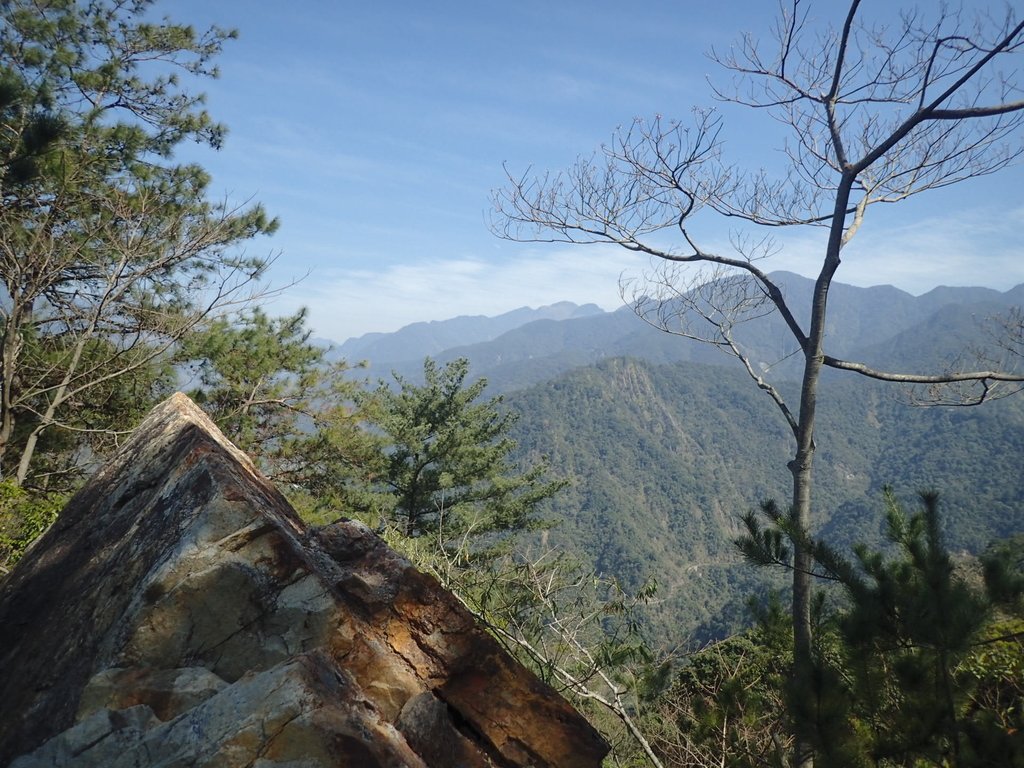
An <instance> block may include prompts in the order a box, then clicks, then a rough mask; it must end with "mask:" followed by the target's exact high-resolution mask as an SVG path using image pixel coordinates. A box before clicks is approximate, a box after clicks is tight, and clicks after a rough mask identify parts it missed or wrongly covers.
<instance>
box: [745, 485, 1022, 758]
mask: <svg viewBox="0 0 1024 768" xmlns="http://www.w3.org/2000/svg"><path fill="white" fill-rule="evenodd" d="M886 501H887V513H886V537H887V539H888V541H889V542H890V545H891V547H890V549H889V550H888V551H887V552H881V551H877V550H874V549H871V548H869V547H866V546H863V545H859V546H857V547H855V548H854V551H855V555H856V560H855V562H849V561H847V560H846V559H845V558H843V557H841V556H840V555H839V554H838V553H837V552H836V551H835V549H834V548H832V547H829V546H827V545H825V544H823V543H821V542H818V541H813V540H811V539H810V537H809V536H807V534H806V532H803V531H800V530H798V529H795V528H794V526H793V523H792V520H791V518H790V517H789V516H787V515H782V514H780V513H779V511H778V510H777V509H776V508H775V506H774V505H773V504H766V505H764V511H765V514H766V517H767V519H768V527H767V528H765V527H762V525H761V523H760V522H759V521H757V520H756V519H755V518H753V517H748V518H747V525H748V535H747V536H746V537H745V538H744V540H743V541H742V546H743V548H744V551H745V553H747V554H748V556H749V557H750V558H751V559H752V560H753V561H754V562H758V563H761V564H782V565H788V566H790V567H791V562H790V561H789V560H788V559H787V558H786V557H783V556H780V555H779V553H780V551H781V548H780V545H779V540H780V538H781V539H784V540H789V541H791V542H792V541H794V540H799V541H801V542H802V543H803V544H804V545H805V546H806V547H807V548H808V550H809V551H810V552H811V553H812V554H813V556H814V558H815V561H816V566H815V568H816V573H817V575H820V576H823V577H825V578H826V579H829V580H831V581H833V582H835V583H836V584H837V585H838V586H840V587H841V588H842V591H843V593H844V594H845V598H846V601H845V602H844V603H842V604H841V605H840V606H839V607H838V608H837V609H835V610H833V611H830V612H826V613H824V614H823V618H822V621H821V622H820V623H819V627H818V631H817V632H816V640H815V665H814V669H813V671H812V674H811V679H809V680H804V681H800V684H798V685H796V686H794V687H792V688H790V690H789V693H788V695H787V707H788V711H789V716H790V717H791V718H793V719H794V720H798V721H802V722H803V723H804V724H805V725H806V726H807V728H806V729H805V731H806V732H808V733H812V734H814V741H815V746H816V750H817V752H818V754H819V755H820V756H821V758H822V759H824V760H827V763H828V765H830V766H832V765H835V766H866V765H915V766H917V765H921V766H924V765H935V766H964V767H966V766H989V765H991V766H995V765H1000V766H1010V765H1022V764H1024V730H1022V728H1024V713H1022V712H1021V711H1020V708H1019V706H1018V704H1019V701H1020V700H1021V699H1020V693H1021V690H1022V688H1024V666H1022V662H1021V658H1022V656H1021V650H1022V638H1024V635H1022V634H1021V627H1022V626H1024V625H1022V624H1021V621H1020V619H1019V618H1013V619H1010V618H1008V617H1005V616H1000V614H998V613H997V612H996V610H995V609H996V606H999V605H1002V606H1004V607H1005V608H1006V609H1007V610H1010V611H1018V612H1019V610H1020V607H1021V596H1022V594H1024V578H1022V573H1021V559H1020V551H1021V550H1020V546H1019V541H1010V542H1004V543H1002V544H1000V545H998V546H995V547H992V548H991V549H990V551H989V553H988V554H987V555H986V556H985V557H984V558H983V567H984V575H985V585H984V587H981V586H980V585H976V584H974V583H972V581H971V579H970V578H969V577H968V576H967V575H966V574H965V573H964V572H963V571H962V569H958V568H957V566H956V565H955V563H954V562H953V559H952V557H951V555H950V553H949V550H948V548H947V547H946V545H945V542H944V537H943V533H942V521H941V518H940V515H939V509H938V495H937V494H935V493H923V494H921V501H922V508H921V510H920V511H919V512H916V513H914V514H912V515H908V514H907V513H906V512H904V510H903V508H902V507H901V505H900V504H899V502H898V501H897V500H896V499H895V497H894V496H893V495H892V494H891V493H890V494H888V495H887V497H886ZM769 534H771V535H769Z"/></svg>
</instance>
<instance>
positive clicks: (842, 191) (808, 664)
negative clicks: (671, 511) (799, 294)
mask: <svg viewBox="0 0 1024 768" xmlns="http://www.w3.org/2000/svg"><path fill="white" fill-rule="evenodd" d="M854 178H855V177H854V176H853V175H852V174H848V173H844V174H843V177H842V179H841V180H840V183H839V186H838V189H837V190H836V199H835V205H834V207H833V209H832V223H831V226H830V230H829V238H828V245H827V247H826V251H825V259H824V262H823V264H822V269H821V273H820V274H819V275H818V279H817V281H816V282H815V284H814V297H813V299H812V303H811V317H810V328H809V332H808V334H807V344H806V347H805V348H804V371H803V377H802V380H801V386H800V413H799V418H798V429H797V435H796V441H797V445H796V453H795V455H794V457H793V460H792V461H791V462H790V463H789V470H790V472H791V473H792V475H793V499H792V505H791V509H792V513H791V514H792V515H793V521H794V522H795V523H796V526H797V528H798V530H800V531H804V532H808V533H809V532H810V529H811V492H812V489H813V487H814V475H813V468H814V425H815V418H816V415H817V405H818V382H819V380H820V377H821V368H822V364H823V361H824V357H825V354H824V343H825V319H826V317H827V314H828V292H829V288H830V287H831V285H832V277H833V275H835V272H836V270H837V269H838V268H839V252H840V250H841V249H842V246H843V235H844V232H845V229H846V211H847V207H848V205H849V200H850V190H851V188H852V186H853V181H854ZM812 565H813V561H812V558H811V555H810V553H809V552H806V551H805V550H804V547H803V546H802V545H801V544H799V543H796V544H795V546H794V552H793V677H794V684H795V686H796V695H797V696H799V697H801V699H802V702H801V708H803V707H808V708H809V709H810V710H811V711H813V710H814V709H815V708H816V707H815V703H814V701H813V698H814V697H816V696H817V692H816V691H815V690H814V689H813V687H812V681H813V673H814V657H813V642H814V638H813V636H812V632H811V567H812ZM813 733H814V723H812V722H809V721H808V719H807V718H802V717H798V718H797V722H796V744H795V746H794V756H793V764H794V766H797V768H813V766H814V750H813V738H812V737H813Z"/></svg>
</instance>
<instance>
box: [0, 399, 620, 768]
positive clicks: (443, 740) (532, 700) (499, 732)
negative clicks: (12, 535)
mask: <svg viewBox="0 0 1024 768" xmlns="http://www.w3.org/2000/svg"><path fill="white" fill-rule="evenodd" d="M0 669H3V670H4V673H3V675H0V765H8V764H10V765H11V766H12V767H13V768H42V766H46V767H47V768H50V767H51V766H76V768H90V766H105V767H106V766H110V767H112V768H119V767H120V766H125V767H127V766H137V765H148V764H157V763H159V764H167V765H170V764H175V765H186V764H187V765H195V766H211V767H212V766H220V767H226V768H232V766H243V765H245V766H248V765H253V764H254V763H256V762H258V763H259V764H261V765H262V764H264V763H266V764H267V765H268V766H269V765H284V764H289V765H298V764H300V763H301V764H302V765H304V766H309V767H310V768H315V766H329V765H330V766H334V765H339V764H347V765H360V766H367V767H368V768H371V767H372V766H384V765H405V766H428V765H430V766H445V765H466V766H494V765H501V766H526V765H533V766H538V767H539V766H567V767H570V768H573V767H576V766H579V767H580V768H582V767H583V766H598V765H600V763H601V759H602V757H603V756H604V754H605V753H606V751H607V747H606V745H605V744H604V742H603V741H602V740H601V738H600V737H599V736H598V735H597V733H596V732H595V731H594V730H593V729H592V728H591V727H590V726H589V724H587V722H586V721H585V720H583V719H582V718H581V717H580V716H579V715H578V714H577V713H576V712H575V711H574V710H573V709H572V708H571V707H570V706H569V704H568V703H566V702H565V701H564V700H563V699H562V698H560V697H559V696H558V695H557V694H556V693H555V692H554V691H552V690H551V689H550V688H548V687H547V686H546V685H545V684H543V683H542V682H541V681H539V680H538V679H537V678H536V677H534V676H533V675H532V674H531V673H530V672H528V671H527V670H526V669H525V668H523V667H522V666H521V665H519V664H518V663H517V662H516V661H515V660H514V659H512V658H511V657H510V656H508V655H507V654H506V653H505V652H504V651H503V649H502V648H501V647H500V646H498V644H497V643H496V642H495V641H494V640H493V638H491V637H490V636H489V635H487V634H486V633H485V632H484V631H483V630H482V629H480V627H479V626H477V624H476V623H475V621H474V620H473V617H472V616H471V615H470V614H469V613H467V612H466V610H465V609H464V608H463V607H462V605H461V604H460V603H459V602H458V600H456V599H455V598H454V596H452V595H451V594H450V593H448V592H446V591H445V590H443V589H442V588H441V587H440V586H439V585H438V583H437V582H436V581H435V580H434V579H432V578H431V577H428V576H425V575H424V574H422V573H420V572H418V571H416V570H415V569H414V568H412V567H411V566H410V564H409V563H408V561H406V560H405V559H403V558H402V557H400V556H399V555H398V554H396V553H395V552H394V551H392V550H391V549H389V548H388V547H387V546H386V545H385V544H384V543H383V542H382V541H381V540H380V539H379V538H377V537H376V536H375V535H374V534H373V533H372V532H371V531H370V530H369V529H367V528H366V527H365V526H363V525H361V524H359V523H356V522H351V521H342V522H338V523H335V524H333V525H330V526H326V527H324V528H319V529H308V528H307V527H306V526H305V525H304V524H303V523H302V521H301V520H300V519H299V518H298V516H297V515H296V513H295V512H294V510H293V509H292V508H291V507H290V505H289V504H288V502H287V501H286V500H285V498H284V497H283V496H282V495H281V494H280V493H279V492H278V491H277V489H276V488H274V487H273V485H272V484H270V483H269V482H268V481H267V480H266V478H264V477H263V476H262V475H260V474H259V473H258V472H257V471H256V470H255V468H254V466H253V464H252V462H251V461H249V459H248V458H247V457H246V456H245V455H244V454H243V453H241V452H240V451H239V450H238V449H237V448H235V447H234V446H233V445H232V444H231V443H230V442H229V441H227V440H226V439H225V438H224V436H223V435H222V434H221V433H220V431H219V430H218V429H217V428H216V426H214V425H213V423H212V422H211V421H210V420H209V419H208V418H207V417H206V416H205V414H203V413H202V411H201V410H200V409H199V408H198V407H196V405H195V404H194V403H192V402H191V401H190V400H189V399H188V398H187V397H185V396H184V395H181V394H178V395H174V396H173V397H171V398H170V399H168V400H167V401H165V402H164V403H162V404H161V405H159V406H157V408H155V409H154V410H153V412H152V413H151V414H150V415H149V417H147V419H146V420H145V421H144V422H143V423H142V425H140V427H139V428H138V430H137V431H136V434H135V435H134V436H133V438H132V439H131V440H130V441H129V442H128V444H126V445H125V447H124V448H123V449H122V450H121V451H120V452H119V453H118V455H117V456H116V457H115V458H114V459H113V460H112V461H111V462H110V463H109V464H108V465H107V466H106V467H104V468H103V469H102V470H101V471H100V472H99V473H97V475H96V476H95V477H93V479H92V480H91V481H90V482H89V483H88V484H87V485H86V486H85V487H84V488H83V489H82V490H81V491H80V492H79V493H78V494H76V495H75V497H74V498H73V499H72V500H71V501H70V502H69V503H68V506H67V507H66V508H65V510H64V511H63V512H62V514H61V516H60V518H59V519H58V521H57V523H56V524H55V525H54V526H53V527H52V528H51V529H50V530H49V531H48V532H47V533H46V535H45V536H44V537H43V539H41V540H40V541H39V542H38V543H37V544H36V546H34V547H33V548H32V550H31V551H30V552H29V553H28V554H27V555H26V556H25V557H24V558H23V560H22V561H21V562H20V563H19V564H18V566H17V567H16V568H15V570H14V572H13V573H12V574H11V575H10V577H8V579H7V580H5V581H4V582H3V584H2V585H0Z"/></svg>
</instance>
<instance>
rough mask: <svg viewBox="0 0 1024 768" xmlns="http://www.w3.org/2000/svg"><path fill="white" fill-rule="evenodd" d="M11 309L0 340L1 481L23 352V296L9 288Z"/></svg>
mask: <svg viewBox="0 0 1024 768" xmlns="http://www.w3.org/2000/svg"><path fill="white" fill-rule="evenodd" d="M8 293H9V295H10V297H11V309H10V312H9V314H8V315H7V322H6V323H5V324H4V328H3V336H2V338H0V366H2V368H0V479H5V474H6V473H5V472H4V471H3V466H4V458H5V457H6V455H7V449H8V448H9V447H10V444H11V438H12V437H13V436H14V379H15V374H16V372H17V369H18V355H19V353H20V351H21V331H20V325H21V309H22V307H21V296H20V295H19V292H18V291H17V290H16V289H14V290H12V289H11V288H8Z"/></svg>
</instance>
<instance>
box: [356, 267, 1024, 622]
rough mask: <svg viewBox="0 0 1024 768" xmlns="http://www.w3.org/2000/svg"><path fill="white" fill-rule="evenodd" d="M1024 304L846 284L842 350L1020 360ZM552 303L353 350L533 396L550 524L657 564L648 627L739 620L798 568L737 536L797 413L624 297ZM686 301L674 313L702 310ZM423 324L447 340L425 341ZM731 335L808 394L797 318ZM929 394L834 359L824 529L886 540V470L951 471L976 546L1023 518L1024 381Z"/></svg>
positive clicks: (635, 573)
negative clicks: (786, 412)
mask: <svg viewBox="0 0 1024 768" xmlns="http://www.w3.org/2000/svg"><path fill="white" fill-rule="evenodd" d="M772 277H773V278H774V280H775V281H776V282H777V283H778V284H780V285H781V286H782V288H783V290H784V292H785V295H786V297H787V301H788V302H789V304H790V306H791V307H792V308H793V310H794V313H795V315H796V316H797V317H798V318H800V317H803V316H805V315H806V313H807V308H808V307H809V304H810V296H811V290H812V287H813V283H812V281H810V280H807V279H805V278H802V277H799V276H797V275H793V274H788V273H775V274H773V276H772ZM1022 304H1024V285H1021V286H1017V287H1016V288H1014V289H1012V290H1010V291H1006V292H999V291H994V290H990V289H984V288H937V289H935V290H933V291H930V292H929V293H926V294H924V295H922V296H912V295H911V294H908V293H905V292H903V291H900V290H898V289H896V288H893V287H891V286H878V287H872V288H855V287H852V286H846V285H834V286H833V289H832V293H831V298H830V305H829V324H828V327H827V351H828V353H829V354H831V355H833V356H836V357H842V358H846V359H850V360H857V361H860V362H864V363H867V364H870V365H872V366H875V367H879V368H886V369H890V370H901V371H930V370H942V369H944V368H946V367H949V366H950V365H956V364H958V363H959V362H960V361H961V358H963V356H964V355H965V353H966V354H967V355H968V356H970V355H977V356H979V359H981V360H987V361H991V360H992V359H993V358H997V359H998V362H1000V363H1001V364H1003V365H1024V360H1021V359H1020V358H1019V357H1015V356H1014V355H1013V354H1012V353H1009V352H1007V351H1006V350H1005V349H1004V348H1003V347H1001V346H1000V345H999V344H998V343H997V338H998V336H997V334H998V329H999V322H998V318H1000V317H1003V316H1005V315H1006V313H1007V312H1008V311H1010V310H1011V308H1013V307H1018V306H1020V305H1022ZM555 307H557V309H554V308H550V307H549V308H543V309H541V310H520V311H517V312H515V313H509V314H508V315H503V316H501V317H500V318H492V319H489V320H486V321H483V320H476V319H473V318H458V319H456V320H453V321H447V322H444V323H430V324H417V325H416V326H409V327H408V328H405V329H402V330H401V331H398V332H397V333H395V334H388V335H383V336H381V335H375V336H373V337H362V338H361V339H357V340H350V341H349V342H346V343H345V345H342V347H341V350H340V351H341V352H342V353H343V354H344V355H345V356H348V357H349V359H353V357H352V354H353V351H356V352H358V356H360V357H365V358H367V359H368V360H369V362H370V364H371V373H372V375H374V376H380V377H384V376H386V374H387V373H388V372H389V371H394V372H397V373H399V374H401V375H404V376H407V377H409V378H411V379H415V377H416V375H417V374H418V372H420V371H421V370H422V361H423V357H424V356H425V355H428V354H429V355H430V356H432V357H434V358H435V359H437V360H439V361H442V362H444V361H448V360H452V359H455V358H458V357H466V358H468V359H469V360H470V363H471V371H472V372H473V373H474V374H475V375H482V376H485V377H486V378H487V379H488V381H489V382H490V390H491V391H499V392H504V393H505V394H506V404H507V406H508V407H509V408H511V409H513V410H514V411H515V412H517V413H518V415H519V421H518V423H517V425H516V434H515V437H516V438H517V440H518V442H519V451H520V452H521V455H522V456H523V457H524V459H534V458H536V457H538V456H546V457H547V458H548V460H549V461H550V462H551V464H552V465H553V467H554V469H555V471H556V472H558V473H560V474H562V475H563V476H565V477H567V478H569V479H570V481H571V485H570V487H569V488H568V490H567V491H566V492H564V493H563V494H562V495H561V496H560V497H559V498H558V499H557V500H556V501H555V503H554V504H553V505H552V507H551V509H549V510H548V513H549V516H551V517H553V518H556V519H558V520H560V521H561V522H560V524H559V525H557V526H556V527H555V528H554V529H553V530H552V531H551V532H550V533H549V535H548V536H547V539H546V540H547V542H548V543H549V544H551V545H554V546H558V547H563V548H569V549H573V550H575V551H577V552H578V553H579V554H580V555H581V556H583V557H585V558H586V559H588V560H589V561H590V562H592V563H593V564H594V565H595V566H596V567H597V568H598V569H599V570H601V571H603V572H605V573H610V574H613V575H615V576H617V577H618V578H620V579H621V580H622V581H623V583H624V584H625V585H627V586H637V585H639V584H640V583H642V582H643V581H644V580H645V579H647V578H650V577H654V578H655V579H656V580H657V581H658V582H659V584H660V588H659V592H658V595H657V597H656V599H655V602H654V604H653V605H652V608H651V614H650V615H651V627H652V632H653V633H654V635H655V636H656V637H657V638H658V639H659V641H661V642H681V641H694V642H700V641H704V640H707V639H709V638H711V637H715V636H721V635H722V634H725V633H727V632H729V631H731V630H733V629H735V628H736V627H737V626H739V625H740V624H742V622H743V621H744V620H745V608H744V606H745V604H746V602H747V599H748V597H749V596H751V595H752V594H757V593H759V592H763V591H764V590H765V589H767V588H769V587H772V586H779V585H782V584H783V583H784V581H783V580H782V579H779V578H773V577H772V575H771V574H766V573H763V572H757V571H754V570H753V569H752V568H751V567H750V566H748V565H746V564H744V563H743V562H742V561H741V559H740V557H739V555H738V554H737V551H736V549H735V547H734V545H733V540H734V539H735V537H736V536H737V535H738V533H739V518H740V515H741V514H742V513H744V512H745V511H747V510H748V509H751V508H753V507H756V506H757V505H758V503H759V502H760V501H761V500H762V499H765V498H768V497H773V498H777V499H779V500H780V502H782V501H784V500H785V499H786V498H787V495H788V493H789V489H790V484H791V480H790V477H789V473H788V471H787V469H786V461H787V460H788V458H789V457H790V456H791V454H792V447H793V446H792V435H791V433H790V432H789V429H788V427H787V425H786V423H785V421H784V419H783V418H782V416H781V414H780V412H779V411H778V409H777V408H776V406H775V405H774V404H773V403H772V402H771V400H770V399H769V398H768V397H766V396H765V395H764V394H763V393H762V392H761V391H759V390H758V389H757V387H756V386H755V385H754V383H753V382H752V381H751V379H750V377H749V376H748V375H747V374H746V372H745V371H744V370H743V369H742V367H741V366H740V365H738V364H737V362H736V361H735V360H733V359H730V357H729V356H727V355H723V354H722V353H721V352H720V351H719V350H718V349H716V348H714V347H713V346H710V345H707V344H701V343H699V342H694V341H692V340H688V339H683V338H680V337H679V336H678V335H673V334H671V333H665V332H664V331H662V330H658V329H657V328H654V327H652V326H651V325H649V324H647V323H645V322H644V321H643V320H641V319H640V318H638V317H637V315H636V314H635V313H634V312H633V311H632V310H631V309H629V308H623V309H620V310H618V311H614V312H601V311H600V310H597V309H596V308H594V307H592V306H591V307H582V308H576V307H574V306H573V305H569V304H560V305H555ZM669 309H670V310H672V308H669ZM684 309H685V308H684V307H682V306H681V307H680V308H679V310H678V311H674V312H673V311H669V312H668V313H667V314H668V315H670V316H672V317H675V318H681V319H682V320H683V321H684V322H687V321H691V320H693V319H694V318H692V316H689V315H687V314H686V312H685V311H684ZM755 314H756V313H755ZM516 321H521V322H519V324H518V325H515V322H516ZM477 326H479V327H477ZM502 327H505V330H503V331H502V332H500V333H496V329H498V328H502ZM428 329H429V330H430V338H431V339H434V340H439V339H444V340H445V341H444V342H443V343H446V344H450V346H449V347H448V348H446V349H437V347H436V345H435V346H433V347H430V346H429V345H428V344H426V343H425V342H424V339H425V338H426V336H425V334H426V332H427V330H428ZM463 329H472V330H466V332H465V333H462V330H463ZM735 338H736V339H737V341H738V343H739V344H740V345H741V346H742V348H743V349H744V352H745V354H747V355H748V357H749V358H750V360H751V361H752V363H753V364H754V366H755V368H756V369H757V370H758V373H760V374H761V375H764V376H765V377H767V378H769V379H770V380H771V381H772V382H773V384H775V385H776V386H777V387H778V388H779V389H780V391H782V392H783V394H784V395H787V396H790V397H794V398H795V394H796V383H795V382H796V380H797V377H798V375H799V360H798V359H797V356H796V355H793V354H792V353H793V352H794V351H795V349H796V347H795V343H794V342H793V340H792V337H791V336H790V334H789V331H788V329H787V328H786V327H785V326H784V325H783V323H782V320H781V319H780V318H779V317H777V316H774V315H769V316H765V317H761V318H759V319H756V320H753V321H751V322H748V323H744V324H742V325H739V326H737V327H736V329H735ZM427 347H429V348H427ZM417 350H418V351H417ZM1003 392H1004V393H1006V394H1009V393H1010V392H1012V389H1011V388H1006V389H1004V390H1003ZM914 402H915V397H914V395H913V393H910V392H908V391H907V390H906V389H904V388H902V387H899V386H897V385H892V384H884V383H879V382H875V381H872V380H870V379H866V378H864V377H861V376H858V375H856V374H850V373H844V372H837V371H833V372H830V374H829V375H828V376H826V377H825V379H824V380H823V382H822V389H821V404H820V406H819V412H820V415H819V421H818V430H817V440H816V442H817V445H818V450H817V454H816V477H817V490H816V510H815V515H816V522H815V527H816V532H817V533H818V535H820V536H822V537H826V538H827V539H828V540H829V541H830V542H832V543H833V544H834V545H835V546H836V547H837V548H839V549H840V550H844V551H848V548H849V547H850V546H851V545H852V544H853V543H855V542H866V543H869V544H872V545H880V543H881V541H882V538H883V537H882V534H881V520H882V517H883V514H884V498H883V488H884V487H886V486H892V487H893V489H894V490H895V492H896V493H897V495H898V496H900V497H901V498H903V499H904V501H905V504H906V505H907V506H908V508H911V509H912V508H913V506H914V504H915V503H916V500H915V494H916V492H918V491H920V490H925V489H935V490H938V491H939V492H940V494H941V498H942V508H943V510H944V519H945V521H946V526H947V538H948V541H949V543H950V544H951V545H952V546H953V547H954V548H955V549H956V550H957V551H958V552H960V553H962V554H964V555H969V554H972V553H977V552H978V551H980V550H981V549H983V548H984V547H985V546H986V545H987V544H989V543H990V542H991V541H993V540H995V539H998V538H1002V537H1006V536H1009V535H1013V534H1015V533H1019V532H1021V531H1024V477H1022V475H1024V473H1022V472H1021V468H1022V467H1024V393H1022V394H1019V395H1015V396H1009V397H1006V398H1005V399H999V400H996V401H994V402H991V403H988V404H985V405H983V406H979V407H915V406H914V405H913V403H914Z"/></svg>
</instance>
